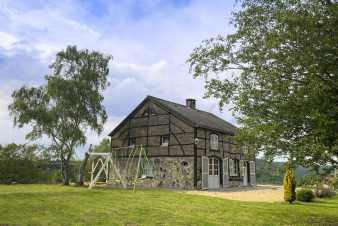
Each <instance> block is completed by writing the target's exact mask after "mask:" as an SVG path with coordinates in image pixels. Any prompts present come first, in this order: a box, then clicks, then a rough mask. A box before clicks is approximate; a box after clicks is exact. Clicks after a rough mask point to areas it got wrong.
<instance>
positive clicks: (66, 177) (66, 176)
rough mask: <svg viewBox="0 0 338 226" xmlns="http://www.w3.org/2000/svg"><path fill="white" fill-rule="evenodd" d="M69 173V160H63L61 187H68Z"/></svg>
mask: <svg viewBox="0 0 338 226" xmlns="http://www.w3.org/2000/svg"><path fill="white" fill-rule="evenodd" d="M69 171H70V167H69V160H68V159H64V170H63V185H69V176H70V172H69Z"/></svg>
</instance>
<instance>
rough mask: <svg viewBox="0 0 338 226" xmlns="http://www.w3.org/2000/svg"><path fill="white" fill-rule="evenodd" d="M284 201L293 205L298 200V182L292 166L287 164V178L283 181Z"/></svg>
mask: <svg viewBox="0 0 338 226" xmlns="http://www.w3.org/2000/svg"><path fill="white" fill-rule="evenodd" d="M283 190H284V200H285V202H289V203H292V202H293V201H295V200H296V180H295V175H294V171H293V169H292V166H291V164H289V163H287V164H286V170H285V176H284V180H283Z"/></svg>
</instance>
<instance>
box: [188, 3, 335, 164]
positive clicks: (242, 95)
mask: <svg viewBox="0 0 338 226" xmlns="http://www.w3.org/2000/svg"><path fill="white" fill-rule="evenodd" d="M240 2H241V7H242V8H241V10H239V11H238V12H235V13H234V14H233V20H232V23H233V24H234V26H235V29H236V31H235V33H234V34H231V35H228V36H226V37H222V36H219V37H216V38H211V39H209V40H205V41H203V42H202V44H201V45H200V46H199V47H197V48H195V49H194V51H193V52H192V54H191V55H190V57H189V59H188V60H187V63H188V64H189V66H190V70H191V72H192V73H193V76H194V77H195V78H196V77H204V78H205V79H206V84H205V87H206V94H205V97H214V98H217V99H218V100H219V102H220V107H221V108H222V107H224V105H225V104H228V103H230V102H231V103H232V104H233V105H234V112H236V113H235V116H236V118H237V120H238V122H239V123H240V124H241V125H242V128H241V129H240V130H239V132H238V137H237V138H238V140H239V142H241V143H242V144H244V145H246V146H249V147H250V148H251V151H261V152H262V153H264V154H265V157H266V158H267V159H273V157H274V156H276V155H283V156H286V157H288V158H289V160H292V161H295V162H297V163H300V164H302V165H303V166H313V167H316V168H317V169H318V168H319V167H320V166H323V165H326V164H331V165H337V155H338V104H337V103H338V64H337V62H338V29H337V24H338V4H335V3H334V1H330V0H311V1H309V0H306V1H284V0H276V1H270V0H241V1H240Z"/></svg>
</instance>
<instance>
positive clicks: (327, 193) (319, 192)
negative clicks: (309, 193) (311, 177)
mask: <svg viewBox="0 0 338 226" xmlns="http://www.w3.org/2000/svg"><path fill="white" fill-rule="evenodd" d="M315 195H316V196H317V197H318V198H325V197H332V196H335V195H336V193H335V192H334V191H333V190H332V189H331V188H330V187H328V186H320V187H317V188H316V189H315Z"/></svg>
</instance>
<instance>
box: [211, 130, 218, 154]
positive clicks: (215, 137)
mask: <svg viewBox="0 0 338 226" xmlns="http://www.w3.org/2000/svg"><path fill="white" fill-rule="evenodd" d="M210 149H211V150H218V135H217V134H214V133H213V134H210Z"/></svg>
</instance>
